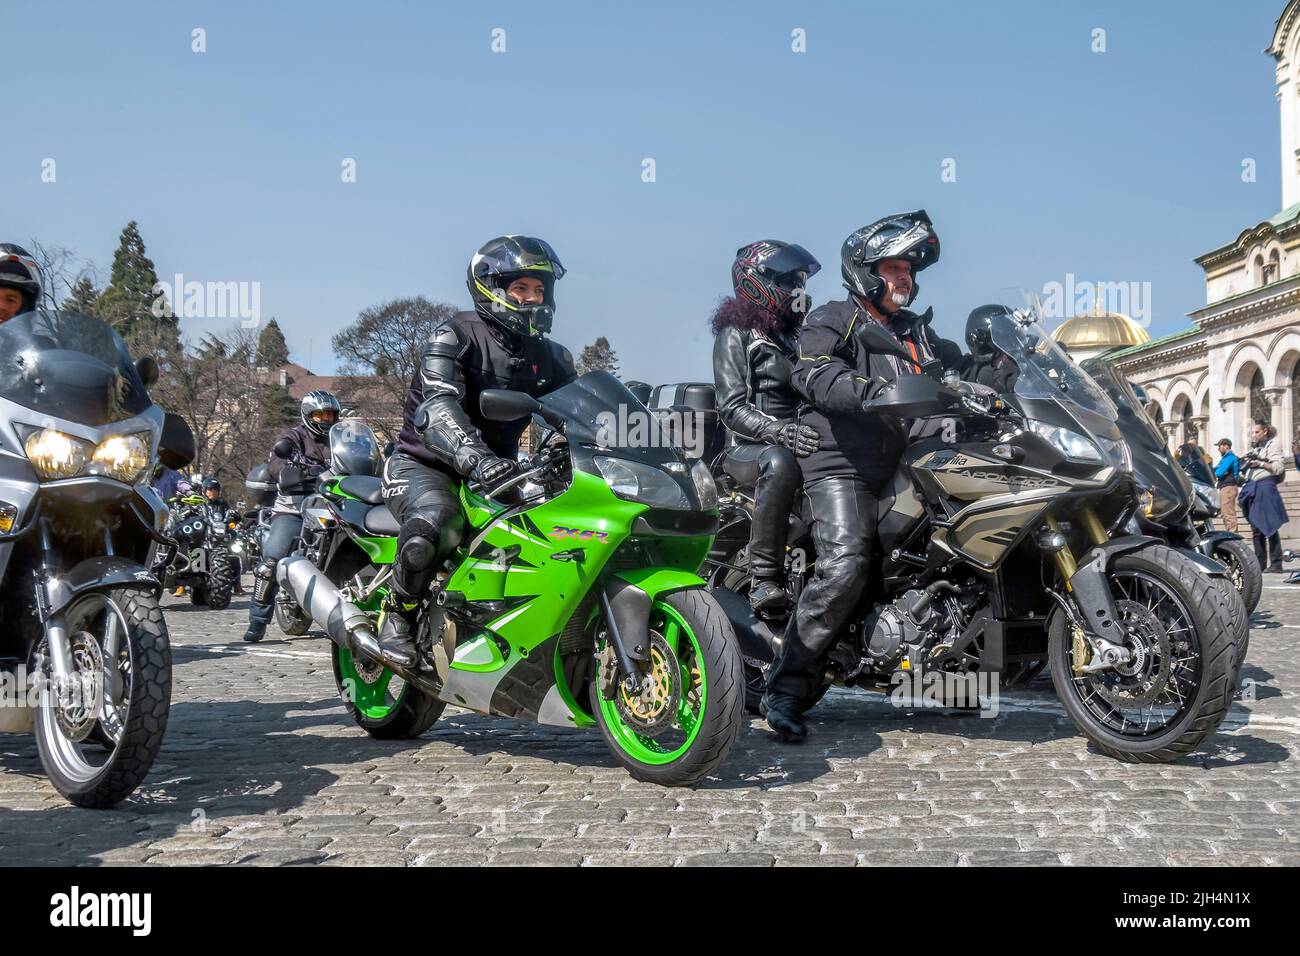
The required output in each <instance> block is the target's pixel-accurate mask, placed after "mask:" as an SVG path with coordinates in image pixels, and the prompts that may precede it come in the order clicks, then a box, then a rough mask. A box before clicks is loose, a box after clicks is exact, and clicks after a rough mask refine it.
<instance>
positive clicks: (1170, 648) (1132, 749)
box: [1049, 546, 1235, 763]
mask: <svg viewBox="0 0 1300 956" xmlns="http://www.w3.org/2000/svg"><path fill="white" fill-rule="evenodd" d="M1107 580H1108V583H1109V585H1110V588H1111V593H1112V595H1113V597H1114V599H1115V603H1116V607H1117V610H1118V612H1119V617H1120V619H1121V621H1122V622H1123V624H1124V627H1125V630H1126V631H1127V632H1128V638H1127V640H1126V644H1125V647H1126V648H1127V650H1128V651H1129V654H1130V659H1129V660H1128V661H1127V662H1126V663H1124V664H1121V665H1118V666H1114V667H1108V668H1106V669H1102V670H1098V671H1094V672H1086V671H1082V668H1083V667H1085V666H1086V665H1087V664H1089V663H1090V662H1091V660H1092V653H1093V652H1092V649H1091V647H1090V645H1089V644H1088V643H1087V641H1086V640H1085V639H1084V635H1083V634H1082V632H1078V633H1074V632H1073V630H1072V628H1071V627H1070V626H1068V624H1067V622H1066V619H1065V615H1064V614H1063V613H1062V612H1060V611H1058V612H1056V613H1055V614H1054V615H1053V617H1052V621H1051V624H1050V637H1049V653H1050V659H1051V662H1052V682H1053V684H1054V685H1055V686H1056V692H1057V695H1058V696H1059V697H1060V699H1061V703H1062V704H1063V705H1064V706H1065V709H1066V711H1067V712H1068V713H1069V714H1070V717H1071V719H1072V720H1073V721H1074V723H1075V725H1076V726H1077V727H1078V728H1079V730H1080V731H1082V732H1083V733H1084V734H1085V735H1086V736H1087V737H1088V738H1089V739H1090V740H1092V741H1093V743H1094V744H1096V745H1097V747H1098V749H1100V750H1101V751H1103V752H1104V753H1106V754H1109V755H1110V756H1112V757H1116V758H1118V759H1120V760H1127V761H1135V762H1137V761H1141V762H1146V763H1155V762H1168V761H1172V760H1176V759H1177V758H1178V757H1181V756H1182V755H1184V754H1186V753H1189V752H1191V751H1192V750H1193V749H1195V748H1196V746H1197V745H1199V744H1200V743H1201V741H1203V740H1204V739H1205V738H1206V737H1207V736H1209V735H1210V734H1211V733H1213V732H1214V731H1215V729H1216V728H1217V727H1218V726H1219V724H1220V723H1221V722H1222V721H1223V718H1224V716H1225V715H1226V714H1227V712H1228V706H1229V704H1230V703H1231V700H1232V693H1231V691H1232V688H1231V679H1232V676H1233V672H1234V669H1235V667H1234V664H1235V662H1234V658H1233V649H1234V645H1235V640H1234V637H1233V634H1232V624H1231V621H1230V620H1229V615H1228V609H1227V606H1226V604H1225V603H1224V601H1223V599H1222V596H1221V591H1220V590H1219V588H1217V587H1207V586H1206V582H1207V579H1206V577H1205V574H1204V572H1202V571H1201V570H1200V569H1199V568H1198V566H1197V565H1196V564H1195V563H1193V562H1192V561H1190V560H1189V559H1188V558H1187V557H1185V556H1184V555H1181V554H1179V553H1178V552H1177V551H1174V550H1173V549H1171V548H1167V547H1164V546H1152V547H1148V548H1143V549H1142V550H1140V551H1135V552H1132V553H1130V554H1125V555H1122V556H1120V557H1118V558H1116V560H1115V563H1114V564H1113V565H1112V567H1111V569H1110V572H1109V574H1108V577H1107Z"/></svg>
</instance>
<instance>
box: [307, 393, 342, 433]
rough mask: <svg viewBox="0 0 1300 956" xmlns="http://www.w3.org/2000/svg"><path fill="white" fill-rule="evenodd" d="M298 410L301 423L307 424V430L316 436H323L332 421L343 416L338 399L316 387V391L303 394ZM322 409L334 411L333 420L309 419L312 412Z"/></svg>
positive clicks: (330, 426) (332, 423) (327, 431)
mask: <svg viewBox="0 0 1300 956" xmlns="http://www.w3.org/2000/svg"><path fill="white" fill-rule="evenodd" d="M299 411H300V412H301V414H302V423H303V424H304V425H305V426H307V431H309V432H311V433H312V434H313V435H315V436H316V437H318V438H324V437H325V436H326V435H327V434H328V433H329V430H330V428H332V427H333V426H334V422H337V421H338V420H339V419H340V418H341V417H342V416H343V406H342V405H340V404H339V400H338V399H337V398H335V397H334V395H333V394H332V393H330V392H327V391H325V390H324V389H323V388H318V389H316V391H314V392H308V393H307V394H306V395H304V396H303V397H302V405H301V406H300V408H299ZM322 411H332V412H334V421H333V422H329V423H328V424H326V423H322V422H314V421H312V420H311V416H312V412H322Z"/></svg>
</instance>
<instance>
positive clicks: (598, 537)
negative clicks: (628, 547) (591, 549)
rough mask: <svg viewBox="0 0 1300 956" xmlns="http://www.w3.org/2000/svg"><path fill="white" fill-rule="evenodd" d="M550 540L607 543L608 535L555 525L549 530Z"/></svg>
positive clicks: (601, 532) (602, 532)
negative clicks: (572, 539)
mask: <svg viewBox="0 0 1300 956" xmlns="http://www.w3.org/2000/svg"><path fill="white" fill-rule="evenodd" d="M550 536H551V537H552V538H577V539H578V540H580V541H608V540H609V535H608V534H606V533H605V532H604V531H588V530H586V529H585V528H566V527H564V525H560V524H557V525H556V526H555V527H553V528H552V529H551V535H550Z"/></svg>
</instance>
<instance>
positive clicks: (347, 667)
mask: <svg viewBox="0 0 1300 956" xmlns="http://www.w3.org/2000/svg"><path fill="white" fill-rule="evenodd" d="M335 649H336V652H337V654H338V661H339V683H340V684H341V685H342V690H343V693H344V694H347V693H348V688H349V687H350V688H351V696H352V705H353V706H354V707H356V709H357V710H359V711H360V712H361V713H362V715H364V716H365V717H368V718H369V719H370V720H384V719H385V718H387V717H388V716H389V715H391V714H392V713H393V711H395V710H396V709H397V707H398V705H399V704H401V702H402V694H404V693H405V691H406V687H405V685H403V687H402V690H401V692H399V693H398V696H397V697H395V698H394V697H390V696H389V694H388V684H389V682H390V681H391V680H392V679H393V672H392V671H390V670H388V669H387V668H384V669H383V670H381V671H380V672H379V676H378V677H377V678H375V680H374V681H373V682H371V683H367V682H366V681H365V679H364V678H363V677H362V676H361V674H360V673H359V672H358V671H357V665H356V662H355V661H353V659H352V652H351V651H349V650H348V649H347V648H346V647H338V646H337V645H336V646H335Z"/></svg>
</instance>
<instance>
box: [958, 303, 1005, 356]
mask: <svg viewBox="0 0 1300 956" xmlns="http://www.w3.org/2000/svg"><path fill="white" fill-rule="evenodd" d="M1006 314H1007V307H1006V306H1005V305H981V306H980V307H979V308H978V309H974V310H972V311H971V314H970V316H969V317H968V318H967V319H966V347H967V348H969V349H970V354H971V355H973V356H975V357H976V358H988V357H989V356H991V355H992V354H993V353H994V346H993V316H995V315H1006Z"/></svg>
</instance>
